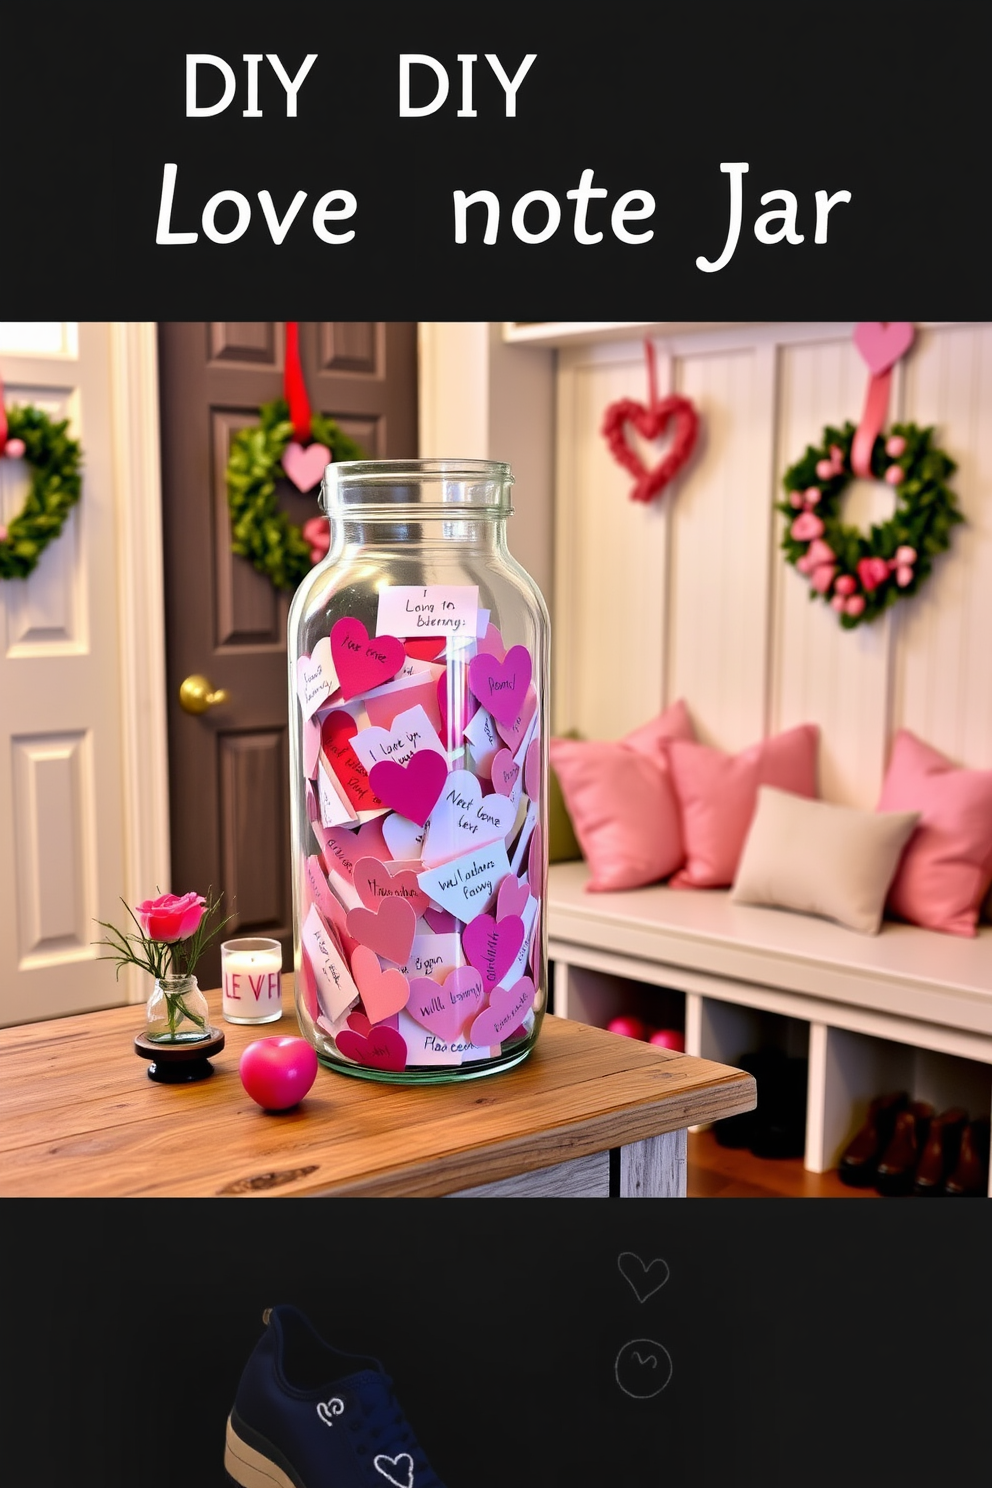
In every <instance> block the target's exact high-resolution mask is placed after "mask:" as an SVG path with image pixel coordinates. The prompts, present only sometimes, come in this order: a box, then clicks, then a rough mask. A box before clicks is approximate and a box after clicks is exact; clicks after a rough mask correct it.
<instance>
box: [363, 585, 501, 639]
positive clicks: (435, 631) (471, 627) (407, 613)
mask: <svg viewBox="0 0 992 1488" xmlns="http://www.w3.org/2000/svg"><path fill="white" fill-rule="evenodd" d="M478 623H479V590H478V586H477V585H475V584H430V585H428V586H427V587H426V588H420V587H419V586H417V585H407V584H395V585H393V586H392V587H390V588H389V589H382V590H380V592H379V614H378V618H377V620H376V634H377V635H394V636H452V635H454V636H474V635H476V634H477V633H478V630H477V627H478Z"/></svg>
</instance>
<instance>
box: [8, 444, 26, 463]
mask: <svg viewBox="0 0 992 1488" xmlns="http://www.w3.org/2000/svg"><path fill="white" fill-rule="evenodd" d="M26 448H27V446H26V445H25V443H24V440H23V439H8V440H7V443H6V444H5V445H4V451H3V452H4V454H5V455H6V456H7V457H8V459H10V460H22V459H23V458H24V451H25V449H26Z"/></svg>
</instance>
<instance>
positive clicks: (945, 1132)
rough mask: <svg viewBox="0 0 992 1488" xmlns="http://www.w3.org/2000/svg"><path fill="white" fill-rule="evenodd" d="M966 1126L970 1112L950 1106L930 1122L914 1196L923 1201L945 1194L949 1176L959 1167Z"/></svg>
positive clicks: (919, 1164) (921, 1155)
mask: <svg viewBox="0 0 992 1488" xmlns="http://www.w3.org/2000/svg"><path fill="white" fill-rule="evenodd" d="M967 1122H968V1112H967V1111H966V1110H965V1109H964V1107H963V1106H951V1108H950V1110H948V1111H942V1112H941V1114H940V1115H939V1116H935V1117H934V1119H933V1120H932V1121H931V1123H930V1132H929V1135H928V1136H927V1140H926V1143H925V1145H924V1147H923V1150H922V1152H921V1153H920V1160H919V1162H918V1163H917V1165H916V1176H915V1177H914V1179H913V1192H914V1193H915V1194H917V1195H918V1196H919V1197H920V1198H927V1197H933V1196H935V1195H938V1194H942V1193H943V1192H944V1184H945V1183H946V1182H947V1178H948V1175H949V1174H950V1173H952V1172H953V1171H954V1169H955V1167H956V1165H957V1161H958V1152H959V1149H960V1147H961V1133H962V1132H963V1131H964V1128H965V1126H966V1125H967Z"/></svg>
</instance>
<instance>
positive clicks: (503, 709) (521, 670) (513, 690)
mask: <svg viewBox="0 0 992 1488" xmlns="http://www.w3.org/2000/svg"><path fill="white" fill-rule="evenodd" d="M532 673H533V663H532V662H531V658H530V652H529V651H528V650H527V647H526V646H511V647H510V649H509V651H507V653H506V656H505V657H504V658H503V660H502V661H498V660H497V658H496V657H495V656H491V655H489V653H488V652H485V651H483V652H481V653H479V654H478V655H477V656H473V657H472V660H471V661H470V662H469V664H468V684H469V687H470V688H471V689H472V692H473V693H474V694H475V696H476V697H477V698H478V700H479V702H480V703H481V704H482V706H483V707H484V708H486V709H487V710H488V711H489V712H490V713H491V714H492V716H493V717H494V718H495V720H496V722H497V723H512V722H513V720H514V719H515V718H516V717H517V715H518V714H519V713H520V711H521V709H522V708H523V705H524V700H525V698H526V696H527V689H528V688H529V687H530V680H531V675H532Z"/></svg>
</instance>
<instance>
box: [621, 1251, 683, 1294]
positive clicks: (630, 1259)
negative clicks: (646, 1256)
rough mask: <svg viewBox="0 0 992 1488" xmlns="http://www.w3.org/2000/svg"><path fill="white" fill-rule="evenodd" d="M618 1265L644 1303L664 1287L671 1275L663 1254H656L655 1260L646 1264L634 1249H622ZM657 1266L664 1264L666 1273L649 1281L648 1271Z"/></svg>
mask: <svg viewBox="0 0 992 1488" xmlns="http://www.w3.org/2000/svg"><path fill="white" fill-rule="evenodd" d="M635 1263H636V1266H635ZM617 1266H618V1268H619V1271H620V1275H621V1276H622V1277H623V1279H624V1281H625V1282H626V1283H627V1285H628V1286H629V1287H630V1289H631V1291H632V1292H633V1294H634V1296H635V1297H636V1298H637V1300H638V1302H640V1303H642V1304H643V1303H645V1302H646V1301H647V1300H648V1298H649V1297H653V1296H654V1294H655V1292H660V1291H661V1289H662V1287H663V1286H664V1285H665V1282H666V1281H667V1280H668V1278H669V1275H670V1274H671V1273H670V1272H669V1269H668V1262H667V1261H665V1260H662V1258H661V1256H655V1258H654V1260H653V1261H649V1262H648V1264H647V1265H646V1266H645V1264H644V1262H643V1261H642V1260H641V1258H640V1256H639V1255H637V1254H636V1253H635V1252H634V1251H632V1250H622V1251H621V1252H620V1254H619V1255H618V1256H617ZM655 1266H662V1267H663V1268H664V1274H663V1275H662V1277H661V1279H660V1280H659V1281H655V1282H653V1283H649V1281H648V1273H649V1272H651V1271H653V1270H654V1268H655ZM636 1267H640V1272H641V1276H640V1277H639V1276H638V1273H637V1270H636ZM632 1273H633V1274H632Z"/></svg>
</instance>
